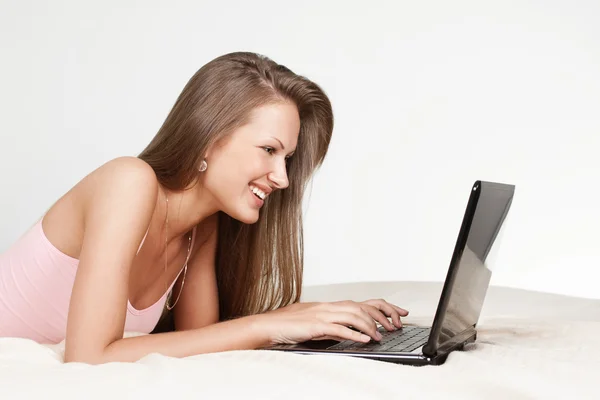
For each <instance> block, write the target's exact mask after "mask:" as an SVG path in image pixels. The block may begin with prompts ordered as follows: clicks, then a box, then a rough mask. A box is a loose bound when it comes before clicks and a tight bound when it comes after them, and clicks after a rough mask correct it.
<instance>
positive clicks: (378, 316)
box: [363, 304, 396, 331]
mask: <svg viewBox="0 0 600 400" xmlns="http://www.w3.org/2000/svg"><path fill="white" fill-rule="evenodd" d="M363 307H364V309H365V311H366V312H367V313H368V314H369V315H370V316H371V318H373V319H374V320H375V321H377V322H379V323H380V324H381V325H382V326H383V327H384V328H385V329H387V330H388V331H394V330H396V328H395V327H394V325H392V323H391V322H390V320H389V319H387V317H386V316H385V314H383V313H382V312H381V311H380V310H379V309H378V308H377V307H375V306H372V305H367V304H364V305H363Z"/></svg>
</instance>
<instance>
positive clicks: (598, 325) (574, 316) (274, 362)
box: [0, 282, 600, 400]
mask: <svg viewBox="0 0 600 400" xmlns="http://www.w3.org/2000/svg"><path fill="white" fill-rule="evenodd" d="M440 292H441V283H430V282H387V283H362V284H345V285H328V286H320V287H307V288H306V289H305V291H304V295H303V301H315V300H322V301H335V300H342V299H353V300H365V299H369V298H378V297H382V298H385V299H386V300H388V301H390V302H393V303H395V304H397V305H399V306H402V307H405V308H407V309H408V310H409V311H410V315H409V317H407V318H405V319H404V321H405V323H406V324H428V323H431V320H432V318H433V314H434V312H435V308H436V306H437V300H438V297H439V294H440ZM478 331H479V333H478V340H477V343H476V344H474V345H470V346H468V347H467V348H466V349H465V351H460V352H453V353H452V354H451V355H450V356H449V357H448V360H447V361H446V363H445V364H444V365H441V366H427V367H411V366H405V365H396V364H390V363H383V362H377V361H370V360H363V359H358V358H351V357H340V356H329V355H323V356H316V355H315V356H313V355H311V356H305V355H296V354H289V353H282V352H275V351H233V352H225V353H216V354H204V355H197V356H193V357H188V358H185V359H177V358H170V357H165V356H162V355H159V354H152V355H149V356H147V357H144V358H143V359H141V360H139V361H138V362H136V363H109V364H105V365H99V366H91V365H85V364H78V363H71V364H63V363H62V354H63V350H64V343H60V344H57V345H39V344H37V343H34V342H32V341H29V340H24V339H14V338H3V339H0V398H2V399H13V398H33V397H34V396H42V397H43V398H47V397H50V398H61V399H66V398H69V399H70V398H78V399H79V398H92V399H94V398H98V399H100V398H101V399H106V398H119V399H120V398H152V399H154V398H179V396H182V397H183V398H219V399H222V398H238V399H239V398H262V399H275V398H276V399H282V398H284V399H319V398H323V399H324V398H327V399H331V398H340V399H342V398H343V399H374V398H378V399H382V398H404V399H412V398H420V399H422V398H444V399H559V398H560V399H562V400H564V399H565V398H568V399H600V362H599V361H598V360H599V359H600V339H599V332H600V300H592V299H582V298H573V297H567V296H560V295H554V294H546V293H538V292H531V291H524V290H518V289H509V288H499V287H491V288H490V290H489V292H488V297H487V299H486V304H485V306H484V309H483V311H482V318H481V320H480V324H479V329H478ZM130 335H135V333H132V334H128V336H130Z"/></svg>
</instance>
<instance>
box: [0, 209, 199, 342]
mask: <svg viewBox="0 0 600 400" xmlns="http://www.w3.org/2000/svg"><path fill="white" fill-rule="evenodd" d="M195 236H196V230H195V229H194V232H193V234H192V245H193V243H194V240H195ZM145 239H146V237H145V236H144V240H145ZM143 244H144V241H143V240H142V244H140V249H141V247H142V245H143ZM138 252H139V249H138ZM78 265H79V260H77V259H76V258H73V257H70V256H68V255H66V254H64V253H62V252H61V251H60V250H58V249H57V248H56V247H54V246H53V245H52V243H50V241H49V240H48V238H47V237H46V235H45V234H44V231H43V229H42V220H41V219H40V221H38V222H37V223H36V224H35V225H34V226H33V227H31V228H30V229H29V230H28V231H27V232H26V233H25V234H24V235H23V236H22V237H21V238H20V239H19V240H17V242H15V243H14V244H13V245H12V246H11V247H10V248H9V249H8V250H7V251H6V252H4V253H3V254H0V337H20V338H27V339H32V340H34V341H36V342H38V343H58V342H60V341H62V340H63V339H64V338H65V336H66V332H67V315H68V311H69V301H70V299H71V292H72V290H73V283H74V282H75V273H76V271H77V266H78ZM176 281H177V278H176V279H175V281H173V283H171V286H170V287H169V290H168V291H167V292H166V293H165V294H164V295H163V296H162V297H161V298H160V299H159V300H158V301H157V302H156V303H154V304H153V305H151V306H150V307H148V308H145V309H143V310H137V309H135V308H134V307H133V306H132V305H131V303H130V302H129V300H128V301H127V314H126V319H125V331H126V332H141V333H150V332H151V331H152V330H153V329H154V327H155V326H156V324H157V323H158V320H159V318H160V316H161V314H162V311H163V307H164V304H165V301H166V298H167V294H168V293H169V291H171V289H172V288H173V285H174V284H175V282H176Z"/></svg>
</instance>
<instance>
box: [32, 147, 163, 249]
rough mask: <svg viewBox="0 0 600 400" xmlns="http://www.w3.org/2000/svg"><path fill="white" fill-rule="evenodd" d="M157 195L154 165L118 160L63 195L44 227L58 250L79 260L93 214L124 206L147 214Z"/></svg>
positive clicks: (92, 174) (51, 211) (46, 219)
mask: <svg viewBox="0 0 600 400" xmlns="http://www.w3.org/2000/svg"><path fill="white" fill-rule="evenodd" d="M157 196H158V180H157V178H156V174H155V173H154V170H153V169H152V167H150V165H148V164H147V163H146V162H145V161H143V160H141V159H139V158H136V157H119V158H115V159H112V160H110V161H108V162H106V163H105V164H103V165H101V166H100V167H98V168H96V169H95V170H94V171H92V172H90V173H89V174H88V175H86V176H85V177H84V178H83V179H82V180H81V181H79V182H78V183H77V184H76V185H75V186H74V187H73V188H72V189H71V190H69V192H67V193H66V194H65V195H64V196H62V197H61V198H60V199H59V200H58V201H57V202H56V203H55V204H54V205H53V206H52V207H51V208H50V209H49V210H48V211H47V212H46V214H45V216H44V221H43V228H44V231H45V233H46V236H47V237H48V239H49V240H50V242H51V243H53V244H54V245H55V246H56V247H57V248H59V249H60V250H62V251H63V252H64V253H66V254H68V255H71V256H73V257H78V256H79V251H80V248H81V244H82V239H83V232H84V230H85V224H86V220H88V219H89V217H90V216H91V215H92V214H96V215H97V214H98V213H102V212H103V211H102V209H103V208H104V206H103V205H107V204H112V205H113V206H114V205H115V204H122V205H123V207H126V208H128V209H129V210H131V211H132V212H136V211H137V212H144V213H146V214H147V213H149V212H151V211H150V209H153V207H154V205H155V203H156V198H157ZM142 209H145V210H142ZM110 214H111V215H114V213H112V212H111V213H110Z"/></svg>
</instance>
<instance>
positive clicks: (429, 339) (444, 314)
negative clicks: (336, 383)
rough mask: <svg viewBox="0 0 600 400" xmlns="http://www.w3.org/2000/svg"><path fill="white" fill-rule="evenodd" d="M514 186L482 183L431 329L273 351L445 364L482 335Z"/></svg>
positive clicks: (469, 208)
mask: <svg viewBox="0 0 600 400" xmlns="http://www.w3.org/2000/svg"><path fill="white" fill-rule="evenodd" d="M514 191H515V186H514V185H507V184H503V183H495V182H485V181H477V182H475V184H474V185H473V187H472V189H471V191H470V194H469V201H468V204H467V209H466V211H465V215H464V218H463V221H462V226H461V228H460V231H459V233H458V239H457V240H456V246H455V248H454V253H453V255H452V259H451V261H450V268H449V269H448V274H447V276H446V281H445V282H444V287H443V289H442V294H441V297H440V301H439V303H438V307H437V311H436V314H435V318H434V320H433V324H432V326H431V327H421V326H403V327H402V328H401V329H398V330H396V331H393V332H388V331H387V330H386V329H385V328H383V327H382V326H379V332H380V333H381V334H382V336H383V338H382V339H381V340H380V341H374V340H371V341H370V342H369V343H360V342H354V341H351V340H345V341H342V342H339V341H334V340H311V341H308V342H304V343H300V344H293V345H289V344H286V345H276V346H272V347H269V348H268V349H269V350H277V351H290V352H296V353H301V354H323V353H325V354H336V355H346V356H353V357H363V358H368V359H373V360H380V361H388V362H393V363H401V364H412V365H428V364H433V365H439V364H443V363H444V362H445V361H446V358H447V357H448V354H450V352H452V351H454V350H462V349H463V348H464V346H465V345H466V344H468V343H470V342H474V341H475V339H476V337H477V331H476V326H477V321H478V320H479V315H480V313H481V309H482V306H483V301H484V299H485V295H486V292H487V289H488V286H489V282H490V278H491V271H490V269H489V268H488V267H487V266H486V258H487V256H488V254H489V252H490V250H491V248H492V245H493V244H494V241H495V240H496V236H497V235H498V232H499V231H500V228H501V227H502V224H503V222H504V219H505V218H506V215H507V214H508V210H509V209H510V206H511V203H512V199H513V195H514Z"/></svg>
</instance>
